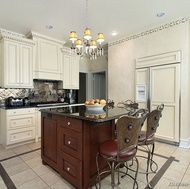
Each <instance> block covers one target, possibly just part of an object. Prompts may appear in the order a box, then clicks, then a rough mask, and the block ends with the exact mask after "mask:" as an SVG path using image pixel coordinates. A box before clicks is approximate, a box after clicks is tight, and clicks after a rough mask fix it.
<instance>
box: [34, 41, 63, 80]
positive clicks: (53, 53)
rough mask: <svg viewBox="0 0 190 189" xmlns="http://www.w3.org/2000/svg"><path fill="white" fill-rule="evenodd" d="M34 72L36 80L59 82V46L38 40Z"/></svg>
mask: <svg viewBox="0 0 190 189" xmlns="http://www.w3.org/2000/svg"><path fill="white" fill-rule="evenodd" d="M34 71H35V78H36V79H53V80H61V50H60V44H58V43H54V42H52V41H48V40H44V39H38V46H37V63H36V64H35V68H34Z"/></svg>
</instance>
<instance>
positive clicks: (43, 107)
mask: <svg viewBox="0 0 190 189" xmlns="http://www.w3.org/2000/svg"><path fill="white" fill-rule="evenodd" d="M76 105H84V103H82V104H80V103H79V104H68V103H52V104H46V105H43V104H40V103H35V104H30V105H27V106H12V107H6V106H3V105H2V106H0V108H2V109H5V110H11V109H21V108H39V109H46V108H51V107H52V108H54V107H66V106H76Z"/></svg>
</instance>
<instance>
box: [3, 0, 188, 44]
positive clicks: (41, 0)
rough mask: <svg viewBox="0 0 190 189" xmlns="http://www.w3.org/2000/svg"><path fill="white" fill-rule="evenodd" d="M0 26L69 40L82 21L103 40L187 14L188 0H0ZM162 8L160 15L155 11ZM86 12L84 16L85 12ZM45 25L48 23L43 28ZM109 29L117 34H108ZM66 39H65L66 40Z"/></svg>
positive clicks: (79, 35)
mask: <svg viewBox="0 0 190 189" xmlns="http://www.w3.org/2000/svg"><path fill="white" fill-rule="evenodd" d="M0 3H1V6H0V18H1V19H0V28H1V29H5V30H9V31H13V32H16V33H19V34H23V35H26V34H27V33H28V32H30V31H35V32H38V33H40V34H43V35H47V36H50V37H53V38H56V39H59V40H65V41H69V40H68V39H69V33H70V31H76V32H77V34H78V38H82V37H83V32H84V30H85V28H86V25H87V26H88V27H89V28H91V30H92V36H93V38H95V39H96V37H97V34H98V33H99V32H103V33H104V37H105V42H104V44H105V43H108V42H112V41H115V40H117V39H121V38H123V37H126V36H129V35H131V34H134V33H137V32H141V31H145V30H146V29H150V28H152V27H155V26H159V25H161V24H163V23H167V22H170V21H173V20H175V19H177V18H179V17H181V16H188V15H190V9H189V7H190V0H88V11H87V12H88V14H86V9H87V8H86V0H0ZM160 12H164V13H165V15H164V16H163V17H157V16H156V14H157V13H160ZM86 15H87V16H86ZM46 25H52V26H53V28H52V29H47V28H46ZM112 31H117V32H118V35H116V36H112V35H111V33H112ZM69 43H70V42H67V44H69Z"/></svg>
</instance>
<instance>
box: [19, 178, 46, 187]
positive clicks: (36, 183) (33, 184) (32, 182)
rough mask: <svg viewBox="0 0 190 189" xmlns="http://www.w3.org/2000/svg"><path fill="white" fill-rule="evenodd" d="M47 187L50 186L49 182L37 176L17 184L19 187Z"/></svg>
mask: <svg viewBox="0 0 190 189" xmlns="http://www.w3.org/2000/svg"><path fill="white" fill-rule="evenodd" d="M47 187H48V186H47V184H45V182H44V181H42V180H41V179H40V178H39V177H36V178H34V179H32V180H30V181H28V182H25V183H23V184H21V185H19V186H17V189H45V188H47Z"/></svg>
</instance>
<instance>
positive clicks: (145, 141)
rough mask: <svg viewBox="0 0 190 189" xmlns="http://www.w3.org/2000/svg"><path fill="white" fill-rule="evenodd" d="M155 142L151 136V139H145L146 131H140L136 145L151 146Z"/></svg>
mask: <svg viewBox="0 0 190 189" xmlns="http://www.w3.org/2000/svg"><path fill="white" fill-rule="evenodd" d="M154 141H155V136H154V135H152V136H151V137H149V138H148V139H146V131H141V132H140V136H139V138H138V144H139V145H142V144H152V143H154Z"/></svg>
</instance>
